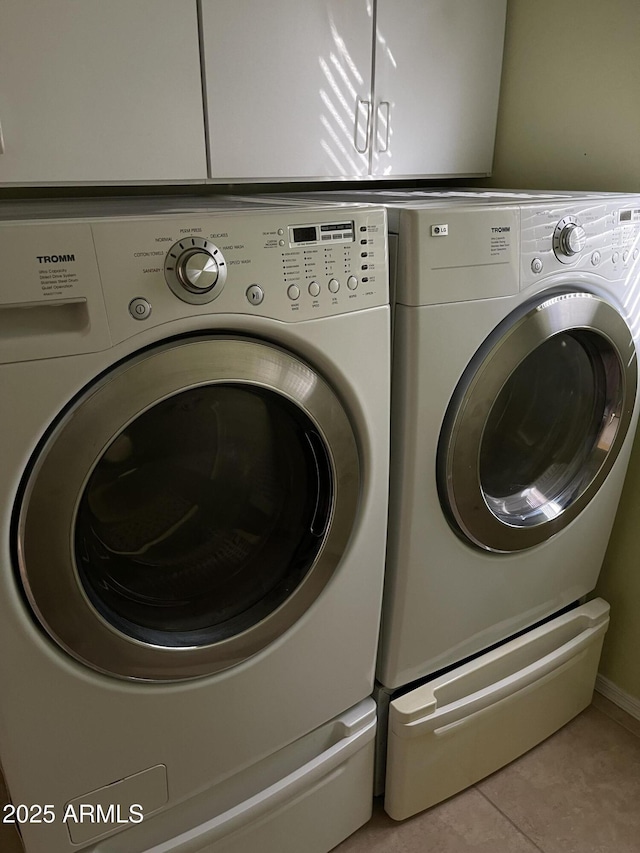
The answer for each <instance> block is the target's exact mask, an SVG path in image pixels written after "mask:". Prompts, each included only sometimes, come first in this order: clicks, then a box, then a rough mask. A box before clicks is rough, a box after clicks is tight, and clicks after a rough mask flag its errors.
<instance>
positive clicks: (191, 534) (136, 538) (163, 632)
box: [75, 385, 332, 645]
mask: <svg viewBox="0 0 640 853" xmlns="http://www.w3.org/2000/svg"><path fill="white" fill-rule="evenodd" d="M331 505H332V476H331V470H330V465H329V460H328V457H327V454H326V451H325V450H324V447H323V443H322V440H321V438H320V436H319V435H318V433H317V431H316V430H315V429H314V428H313V425H312V424H311V423H310V421H309V419H308V418H306V417H305V416H304V415H303V414H302V413H301V411H300V410H299V409H297V408H296V407H295V406H294V405H293V404H291V403H290V402H289V401H287V400H286V399H284V398H282V397H281V396H279V395H277V394H275V393H273V392H269V391H265V390H261V389H255V388H251V387H250V386H247V387H243V386H241V385H236V386H233V385H211V386H203V387H199V388H195V389H192V390H189V391H183V392H182V393H180V394H177V395H175V396H174V397H171V398H169V399H168V400H165V401H163V402H162V403H159V404H157V405H156V406H154V407H153V408H152V409H150V410H149V411H147V412H145V413H144V414H143V415H141V416H140V417H139V418H137V419H136V420H135V421H134V422H133V423H132V424H131V425H130V426H128V427H127V428H126V429H125V430H123V431H122V432H121V433H120V435H119V436H118V437H117V438H116V439H115V440H114V441H113V442H112V443H111V445H110V446H109V447H108V448H107V450H106V452H105V453H104V454H103V456H102V458H101V459H100V461H99V462H98V464H97V465H96V467H95V469H94V470H93V473H92V474H91V477H90V479H89V482H88V484H87V486H86V488H85V490H84V493H83V496H82V499H81V502H80V507H79V511H78V516H77V522H76V526H75V549H76V562H77V567H78V571H79V575H80V578H81V580H82V584H83V586H84V589H85V591H86V593H87V595H88V596H89V599H90V600H91V602H92V604H93V605H94V607H95V608H96V610H97V611H98V612H99V613H100V614H101V615H102V616H103V617H104V618H105V619H106V620H107V621H108V622H109V623H110V624H112V625H114V626H115V627H116V628H118V629H119V630H121V631H122V632H123V633H125V634H128V635H130V636H131V637H134V638H136V639H139V640H142V641H144V642H148V643H154V644H159V645H203V644H208V643H214V642H219V641H220V640H223V639H225V638H227V637H229V636H232V635H233V634H237V633H240V632H242V631H244V630H246V629H247V628H249V627H251V626H252V625H254V624H255V623H257V622H260V621H261V620H262V619H263V618H264V617H265V616H266V615H268V614H269V613H271V612H272V611H273V610H275V609H276V608H277V607H278V606H279V605H280V604H281V603H282V601H284V599H286V598H287V597H288V595H289V594H290V592H291V591H292V590H293V589H295V588H296V587H297V586H298V585H299V584H300V582H301V581H302V579H303V578H304V576H305V574H306V573H307V572H308V570H309V568H310V566H311V565H312V563H313V561H314V559H315V557H316V555H317V552H318V550H319V548H320V545H321V543H322V535H323V533H324V531H325V530H326V528H327V525H328V522H329V512H330V508H331Z"/></svg>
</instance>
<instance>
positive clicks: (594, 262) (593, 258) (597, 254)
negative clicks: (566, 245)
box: [591, 252, 602, 267]
mask: <svg viewBox="0 0 640 853" xmlns="http://www.w3.org/2000/svg"><path fill="white" fill-rule="evenodd" d="M601 260H602V256H601V255H600V252H594V253H593V254H592V255H591V264H592V266H594V267H597V266H598V264H599V263H600V261H601Z"/></svg>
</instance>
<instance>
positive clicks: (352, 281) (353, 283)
mask: <svg viewBox="0 0 640 853" xmlns="http://www.w3.org/2000/svg"><path fill="white" fill-rule="evenodd" d="M357 286H358V279H357V278H356V277H355V275H350V276H349V278H348V279H347V287H348V288H349V290H355V289H356V288H357Z"/></svg>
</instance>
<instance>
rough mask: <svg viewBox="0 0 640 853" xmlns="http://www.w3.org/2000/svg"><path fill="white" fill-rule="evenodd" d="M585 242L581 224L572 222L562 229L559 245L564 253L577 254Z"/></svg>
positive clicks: (584, 233) (585, 235) (585, 238)
mask: <svg viewBox="0 0 640 853" xmlns="http://www.w3.org/2000/svg"><path fill="white" fill-rule="evenodd" d="M586 242H587V234H586V231H585V230H584V228H583V227H582V226H581V225H576V224H575V223H572V224H571V225H567V226H566V227H565V228H563V229H562V232H561V234H560V246H561V248H562V251H563V252H564V254H565V255H578V254H580V252H581V251H582V250H583V249H584V247H585V245H586Z"/></svg>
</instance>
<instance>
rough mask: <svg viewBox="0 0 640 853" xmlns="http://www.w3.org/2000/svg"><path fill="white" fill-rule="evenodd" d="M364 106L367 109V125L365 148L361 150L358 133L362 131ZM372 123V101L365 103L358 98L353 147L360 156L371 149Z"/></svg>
mask: <svg viewBox="0 0 640 853" xmlns="http://www.w3.org/2000/svg"><path fill="white" fill-rule="evenodd" d="M361 105H364V106H365V107H366V108H367V125H366V127H365V131H364V146H363V147H362V148H360V146H359V145H358V131H359V129H360V107H361ZM370 123H371V101H364V100H363V99H362V98H360V97H357V98H356V121H355V125H354V130H353V146H354V148H355V149H356V151H357V152H358V154H366V153H367V148H368V147H369V125H370Z"/></svg>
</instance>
